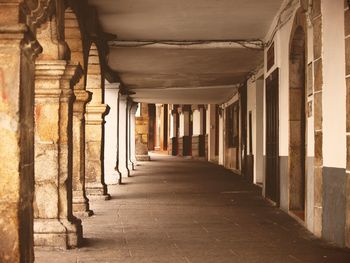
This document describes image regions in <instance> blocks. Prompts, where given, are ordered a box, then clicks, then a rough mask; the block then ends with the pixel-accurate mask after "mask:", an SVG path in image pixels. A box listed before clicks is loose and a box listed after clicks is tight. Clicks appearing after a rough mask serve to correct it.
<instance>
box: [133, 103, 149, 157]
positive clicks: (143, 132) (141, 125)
mask: <svg viewBox="0 0 350 263" xmlns="http://www.w3.org/2000/svg"><path fill="white" fill-rule="evenodd" d="M140 107H141V108H140V116H138V117H136V127H135V130H136V131H135V133H136V135H135V136H136V138H135V140H136V142H135V144H136V160H137V161H149V160H150V156H149V155H148V126H149V115H148V104H146V103H141V104H140Z"/></svg>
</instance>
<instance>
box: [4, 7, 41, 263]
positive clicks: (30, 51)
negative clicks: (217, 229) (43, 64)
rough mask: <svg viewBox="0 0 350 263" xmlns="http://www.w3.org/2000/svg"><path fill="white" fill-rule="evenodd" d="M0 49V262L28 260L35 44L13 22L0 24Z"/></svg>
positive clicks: (8, 12) (8, 9)
mask: <svg viewBox="0 0 350 263" xmlns="http://www.w3.org/2000/svg"><path fill="white" fill-rule="evenodd" d="M13 4H15V3H13ZM11 11H13V12H14V13H15V14H13V18H14V19H15V17H17V16H18V9H16V8H14V6H11V5H6V3H5V6H3V5H2V4H0V15H1V18H3V19H7V16H12V14H11ZM5 14H6V15H5ZM16 14H17V16H16ZM1 22H2V21H0V23H1ZM0 51H1V52H0V94H1V96H0V138H1V139H0V159H1V162H0V200H1V202H0V214H1V220H0V236H1V238H0V262H4V263H19V262H33V260H34V253H33V206H32V203H33V192H34V189H33V186H34V111H33V107H34V99H33V94H34V70H35V65H34V61H35V58H36V55H37V54H38V53H39V52H40V51H41V47H40V45H39V44H38V42H36V41H35V40H34V39H33V38H31V35H30V34H29V32H27V28H26V27H25V26H24V25H23V26H22V25H18V26H13V27H10V28H8V31H6V28H5V27H2V30H1V33H0Z"/></svg>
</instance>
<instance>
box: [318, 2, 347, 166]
mask: <svg viewBox="0 0 350 263" xmlns="http://www.w3.org/2000/svg"><path fill="white" fill-rule="evenodd" d="M322 14H323V78H324V79H323V80H324V86H323V96H322V105H323V165H324V166H326V167H336V168H345V167H346V82H345V59H344V58H345V41H344V35H345V34H344V1H343V0H323V1H322Z"/></svg>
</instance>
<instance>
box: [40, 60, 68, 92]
mask: <svg viewBox="0 0 350 263" xmlns="http://www.w3.org/2000/svg"><path fill="white" fill-rule="evenodd" d="M66 67H67V61H65V60H37V61H36V63H35V81H36V87H35V97H37V98H59V96H60V95H61V93H62V90H61V87H60V84H59V81H60V80H61V79H62V77H63V75H64V74H65V70H66ZM50 81H57V85H56V84H54V83H52V85H49V84H50Z"/></svg>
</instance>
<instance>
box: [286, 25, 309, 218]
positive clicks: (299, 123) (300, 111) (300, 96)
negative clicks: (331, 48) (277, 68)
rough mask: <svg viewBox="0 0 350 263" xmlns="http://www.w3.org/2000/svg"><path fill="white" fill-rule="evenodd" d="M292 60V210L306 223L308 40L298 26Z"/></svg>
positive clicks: (290, 130) (291, 50)
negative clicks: (306, 71)
mask: <svg viewBox="0 0 350 263" xmlns="http://www.w3.org/2000/svg"><path fill="white" fill-rule="evenodd" d="M290 47H291V48H290V56H289V74H290V75H289V210H290V211H291V212H292V213H294V214H295V215H296V216H297V217H299V218H300V219H302V220H304V219H305V193H306V184H305V179H306V178H305V177H306V171H305V169H306V165H305V160H306V121H307V120H306V107H305V104H306V88H305V81H306V78H305V75H306V73H305V70H306V67H305V64H306V61H305V57H306V37H305V31H304V29H303V27H302V26H298V27H297V28H296V29H295V31H294V34H293V35H292V38H291V46H290Z"/></svg>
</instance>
